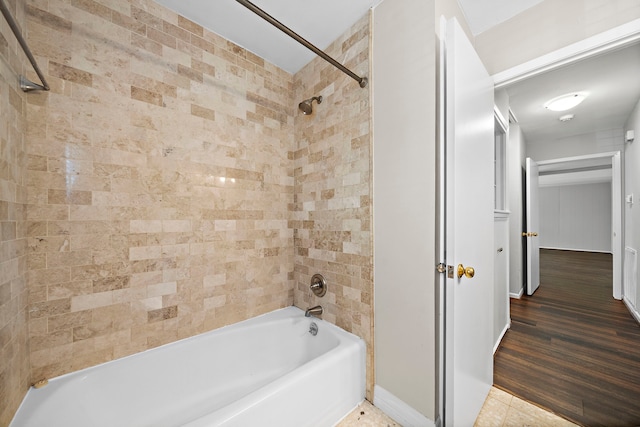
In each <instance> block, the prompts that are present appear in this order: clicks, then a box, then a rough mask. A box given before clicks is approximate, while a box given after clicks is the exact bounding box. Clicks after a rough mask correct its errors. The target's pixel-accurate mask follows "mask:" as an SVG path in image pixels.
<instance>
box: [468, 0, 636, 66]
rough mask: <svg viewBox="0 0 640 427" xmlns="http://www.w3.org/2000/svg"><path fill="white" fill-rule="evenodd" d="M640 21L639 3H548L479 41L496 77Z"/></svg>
mask: <svg viewBox="0 0 640 427" xmlns="http://www.w3.org/2000/svg"><path fill="white" fill-rule="evenodd" d="M638 17H640V1H638V0H544V1H542V2H541V3H539V4H537V5H535V6H534V7H532V8H530V9H527V10H526V11H524V12H523V13H521V14H519V15H517V16H514V17H513V18H511V19H509V20H508V21H506V22H504V23H502V24H500V25H497V26H495V27H493V28H491V29H489V30H487V31H485V32H483V33H481V34H478V35H477V36H476V39H475V42H476V43H475V46H476V50H477V51H478V54H479V55H480V57H481V58H483V60H484V62H485V65H486V67H487V70H489V73H491V74H495V73H497V72H500V71H504V70H506V69H509V68H511V67H514V66H516V65H520V64H522V63H524V62H526V61H529V60H532V59H535V58H538V57H540V56H542V55H544V54H546V53H549V52H552V51H554V50H557V49H560V48H562V47H565V46H568V45H570V44H572V43H576V42H579V41H581V40H584V39H585V38H587V37H590V36H593V35H596V34H599V33H601V32H603V31H606V30H609V29H611V28H614V27H617V26H619V25H622V24H625V23H627V22H630V21H632V20H634V19H637V18H638Z"/></svg>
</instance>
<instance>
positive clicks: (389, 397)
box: [373, 384, 436, 427]
mask: <svg viewBox="0 0 640 427" xmlns="http://www.w3.org/2000/svg"><path fill="white" fill-rule="evenodd" d="M373 404H374V406H376V407H377V408H378V409H380V410H381V411H382V412H384V413H385V414H387V415H388V416H389V417H391V418H393V419H394V420H395V421H396V422H397V423H398V424H400V425H402V426H404V427H435V426H436V423H435V422H433V421H431V420H430V419H428V418H427V417H425V416H424V415H422V414H421V413H420V412H418V411H416V410H415V409H413V408H412V407H411V406H409V405H407V404H406V403H405V402H404V401H402V400H400V399H399V398H398V397H396V396H395V395H393V394H391V393H389V392H388V391H387V390H385V389H384V388H382V387H380V386H379V385H377V384H376V385H375V387H374V389H373Z"/></svg>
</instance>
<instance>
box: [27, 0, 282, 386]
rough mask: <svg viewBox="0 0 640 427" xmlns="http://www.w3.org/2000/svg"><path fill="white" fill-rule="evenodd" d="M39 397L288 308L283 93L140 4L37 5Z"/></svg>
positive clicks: (251, 66)
mask: <svg viewBox="0 0 640 427" xmlns="http://www.w3.org/2000/svg"><path fill="white" fill-rule="evenodd" d="M27 12H28V41H29V44H30V45H31V46H32V49H33V50H34V54H35V55H36V56H37V58H38V59H39V62H40V63H41V66H42V67H43V68H44V69H45V71H46V74H47V75H48V76H49V80H50V84H51V86H52V89H51V92H49V93H38V94H30V95H29V96H28V97H27V104H28V117H29V119H30V123H29V126H28V133H27V138H28V207H27V216H28V223H27V233H28V263H29V267H28V268H29V334H30V345H31V372H32V378H33V379H34V380H37V379H40V378H50V377H53V376H57V375H60V374H63V373H65V372H70V371H75V370H78V369H81V368H84V367H87V366H91V365H95V364H98V363H100V362H105V361H108V360H112V359H114V358H118V357H122V356H125V355H129V354H132V353H135V352H139V351H142V350H146V349H148V348H151V347H155V346H158V345H161V344H164V343H167V342H171V341H175V340H178V339H180V338H184V337H187V336H191V335H194V334H197V333H199V332H203V331H205V330H210V329H213V328H216V327H219V326H222V325H225V324H230V323H233V322H236V321H239V320H243V319H246V318H249V317H253V316H255V315H258V314H261V313H264V312H267V311H271V310H274V309H277V308H281V307H285V306H289V305H291V304H292V303H293V265H294V263H293V255H294V253H293V230H292V229H290V228H289V217H290V210H291V206H292V204H293V197H294V196H293V188H294V176H293V175H294V174H293V162H292V160H291V158H290V156H291V153H292V152H293V144H294V139H293V122H294V118H293V110H294V105H293V103H292V99H293V77H292V76H291V75H290V74H288V73H286V72H284V71H282V70H280V69H278V68H276V67H275V66H273V65H271V64H268V63H265V62H264V61H263V60H262V59H260V58H258V57H256V56H255V55H253V54H251V53H249V52H247V51H245V50H244V49H241V48H239V47H238V46H236V45H234V44H232V43H230V42H228V41H226V40H225V39H223V38H221V37H219V36H217V35H215V34H213V33H211V32H209V31H207V30H204V29H203V28H202V27H200V26H199V25H197V24H195V23H193V22H191V21H188V20H186V19H184V18H182V17H180V16H178V15H177V14H175V13H173V12H170V11H169V10H167V9H166V8H164V7H161V6H159V5H158V4H156V3H154V2H152V1H149V0H131V1H127V0H109V1H93V0H42V1H40V0H33V1H29V2H28V6H27Z"/></svg>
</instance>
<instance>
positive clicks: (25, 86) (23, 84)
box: [0, 0, 49, 92]
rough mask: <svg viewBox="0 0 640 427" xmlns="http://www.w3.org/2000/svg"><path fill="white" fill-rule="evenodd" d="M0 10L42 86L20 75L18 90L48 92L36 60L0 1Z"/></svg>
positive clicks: (5, 6)
mask: <svg viewBox="0 0 640 427" xmlns="http://www.w3.org/2000/svg"><path fill="white" fill-rule="evenodd" d="M0 9H1V10H2V14H3V15H4V19H5V20H6V21H7V24H9V27H10V28H11V31H13V34H14V35H15V36H16V39H17V40H18V43H19V44H20V46H21V47H22V50H23V51H24V54H25V55H27V58H28V59H29V62H31V66H32V67H33V70H34V71H35V72H36V74H37V75H38V77H39V78H40V82H42V85H39V84H37V83H34V82H32V81H30V80H29V79H27V78H26V77H25V76H23V75H20V89H22V91H23V92H29V91H32V90H49V85H48V84H47V81H46V80H45V79H44V75H43V74H42V71H40V67H38V63H37V62H36V59H35V58H34V57H33V55H32V54H31V50H29V46H27V42H26V41H25V40H24V37H22V34H21V33H20V29H19V28H18V25H17V24H16V21H15V20H14V19H13V16H11V12H9V9H8V8H7V5H6V4H5V3H4V0H0Z"/></svg>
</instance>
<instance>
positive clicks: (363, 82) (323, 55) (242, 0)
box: [0, 0, 367, 88]
mask: <svg viewBox="0 0 640 427" xmlns="http://www.w3.org/2000/svg"><path fill="white" fill-rule="evenodd" d="M0 1H2V0H0ZM236 1H237V2H238V3H240V4H241V5H243V6H244V7H246V8H247V9H249V10H250V11H252V12H253V13H255V14H256V15H258V16H259V17H261V18H262V19H264V20H265V21H267V22H268V23H270V24H271V25H273V26H274V27H276V28H277V29H279V30H280V31H282V32H283V33H285V34H286V35H288V36H289V37H291V38H292V39H294V40H295V41H297V42H298V43H300V44H301V45H303V46H304V47H306V48H307V49H309V50H311V51H312V52H313V53H315V54H316V55H318V56H320V57H321V58H322V59H324V60H325V61H327V62H329V63H330V64H331V65H333V66H334V67H336V68H338V69H339V70H340V71H342V72H343V73H345V74H347V75H348V76H349V77H351V78H352V79H354V80H355V81H357V82H358V84H359V85H360V87H362V88H364V87H366V86H367V78H366V77H360V76H358V75H357V74H355V73H354V72H353V71H351V70H350V69H348V68H347V67H345V66H344V65H342V64H341V63H339V62H338V61H336V60H335V59H333V58H332V57H330V56H329V55H327V54H326V53H324V51H322V50H320V49H318V48H317V47H316V46H314V45H313V44H311V43H309V42H308V41H307V40H305V39H304V38H302V37H301V36H300V35H298V34H297V33H295V32H294V31H293V30H291V29H290V28H289V27H287V26H286V25H284V24H283V23H281V22H280V21H278V20H277V19H276V18H274V17H273V16H271V15H269V14H268V13H267V12H265V11H264V10H262V9H260V8H259V7H258V6H256V5H255V4H253V3H251V2H250V1H249V0H236Z"/></svg>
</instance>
